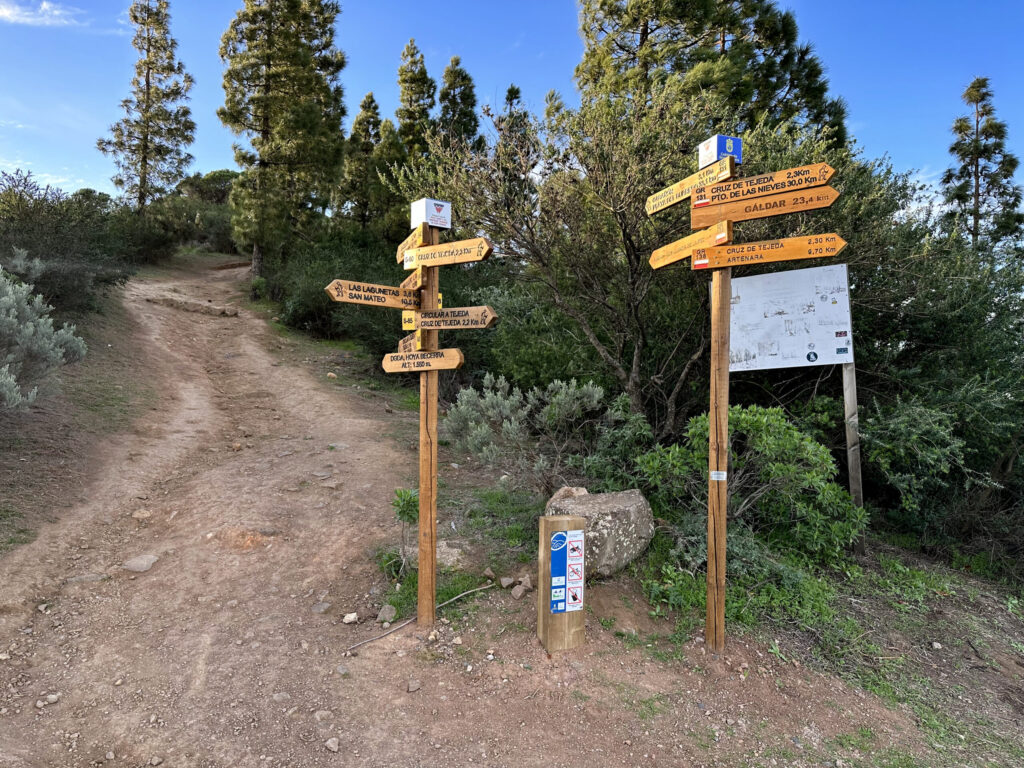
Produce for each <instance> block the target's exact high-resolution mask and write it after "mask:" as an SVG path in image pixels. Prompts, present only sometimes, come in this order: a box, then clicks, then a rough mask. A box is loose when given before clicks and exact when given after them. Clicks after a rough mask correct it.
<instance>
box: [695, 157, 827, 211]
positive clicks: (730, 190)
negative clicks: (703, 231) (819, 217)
mask: <svg viewBox="0 0 1024 768" xmlns="http://www.w3.org/2000/svg"><path fill="white" fill-rule="evenodd" d="M834 173H835V169H834V168H833V167H832V166H831V165H829V164H828V163H816V164H814V165H801V166H800V167H799V168H789V169H787V170H785V171H777V172H776V173H766V174H764V175H762V176H750V177H749V178H745V179H733V180H732V181H725V182H722V183H721V184H711V185H710V186H707V187H700V188H699V189H695V190H693V194H692V195H690V207H691V208H703V207H704V206H706V205H716V204H718V203H732V202H736V201H737V200H749V199H751V198H754V197H764V196H765V195H775V194H778V193H779V192H792V191H793V190H796V189H808V188H810V187H820V186H821V185H822V184H828V181H829V179H831V178H832V175H833V174H834Z"/></svg>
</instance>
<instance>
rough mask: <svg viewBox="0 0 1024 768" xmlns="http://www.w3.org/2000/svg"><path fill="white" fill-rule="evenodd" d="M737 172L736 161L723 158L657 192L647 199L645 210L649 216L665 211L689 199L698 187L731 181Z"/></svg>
mask: <svg viewBox="0 0 1024 768" xmlns="http://www.w3.org/2000/svg"><path fill="white" fill-rule="evenodd" d="M735 172H736V160H735V159H734V158H732V157H723V158H722V159H721V160H719V161H718V162H717V163H713V164H712V165H709V166H708V167H707V168H703V169H701V170H699V171H697V172H696V173H695V174H693V175H692V176H687V177H686V178H685V179H683V180H682V181H679V182H676V183H675V184H673V185H672V186H671V187H665V189H663V190H661V191H660V192H655V193H654V194H653V195H651V196H650V197H648V198H647V204H646V205H645V206H644V210H645V211H647V215H648V216H650V215H651V214H654V213H657V212H658V211H663V210H665V209H666V208H669V207H671V206H673V205H675V204H676V203H680V202H682V201H683V200H685V199H686V198H688V197H689V196H690V193H691V192H693V190H695V189H697V187H703V186H706V185H708V184H713V183H714V182H716V181H723V180H724V179H731V178H732V176H733V174H734V173H735Z"/></svg>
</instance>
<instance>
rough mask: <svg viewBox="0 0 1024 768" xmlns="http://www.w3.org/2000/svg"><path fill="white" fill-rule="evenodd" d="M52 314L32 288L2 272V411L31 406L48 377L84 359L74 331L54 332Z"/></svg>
mask: <svg viewBox="0 0 1024 768" xmlns="http://www.w3.org/2000/svg"><path fill="white" fill-rule="evenodd" d="M50 311H51V307H49V306H47V305H46V303H45V302H44V301H43V298H42V296H39V295H38V294H33V293H32V286H30V285H25V284H21V283H18V282H15V281H14V280H13V279H11V278H10V277H8V276H7V275H6V274H5V273H4V271H3V270H2V269H0V411H4V410H10V409H14V408H22V407H25V406H27V405H29V404H30V403H32V401H33V400H35V398H36V394H37V392H38V387H37V384H38V383H39V382H40V381H41V380H42V379H43V378H44V377H45V376H46V375H47V374H48V373H50V372H51V371H53V370H54V369H56V368H58V367H60V366H61V365H63V364H64V363H71V362H75V361H77V360H81V359H82V358H83V357H84V356H85V351H86V347H85V342H84V341H82V340H81V339H80V338H78V337H77V336H75V327H74V326H73V325H64V327H62V328H60V329H59V330H54V327H53V321H52V320H51V319H50V317H49V315H50Z"/></svg>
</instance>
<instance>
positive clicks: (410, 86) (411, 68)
mask: <svg viewBox="0 0 1024 768" xmlns="http://www.w3.org/2000/svg"><path fill="white" fill-rule="evenodd" d="M398 88H399V94H398V99H399V106H398V109H397V110H396V111H395V117H397V118H398V135H399V136H400V137H401V139H402V141H403V142H404V143H405V149H406V152H407V153H408V155H409V157H410V158H415V157H421V156H422V155H423V154H424V153H425V152H426V151H427V141H426V135H427V132H428V131H429V130H430V129H431V127H432V122H433V121H432V120H431V119H430V112H431V110H433V109H434V96H435V94H436V93H437V83H435V82H434V80H433V78H431V77H430V75H428V74H427V66H426V64H424V62H423V54H422V53H420V49H419V48H417V47H416V41H415V40H409V44H408V45H406V46H405V50H404V51H402V64H401V66H399V68H398Z"/></svg>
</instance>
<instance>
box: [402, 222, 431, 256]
mask: <svg viewBox="0 0 1024 768" xmlns="http://www.w3.org/2000/svg"><path fill="white" fill-rule="evenodd" d="M430 243H431V240H430V227H429V226H427V223H426V222H423V223H422V224H417V225H416V226H415V227H414V228H413V230H412V232H410V233H409V236H408V237H407V238H405V240H403V241H402V242H401V244H400V245H399V246H398V254H397V255H398V263H399V264H401V263H402V261H403V260H404V259H405V252H406V251H408V250H409V249H410V248H419V247H421V246H424V245H430Z"/></svg>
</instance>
